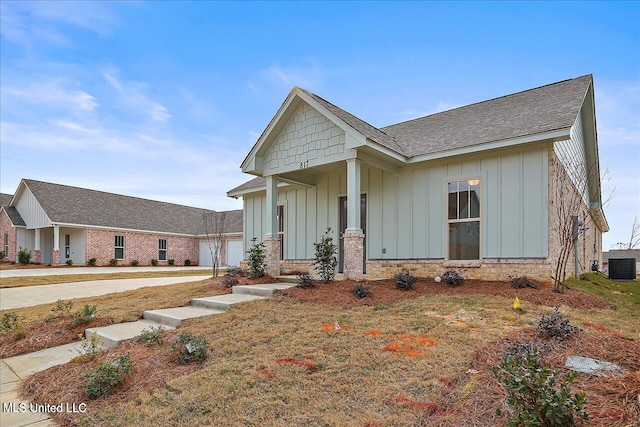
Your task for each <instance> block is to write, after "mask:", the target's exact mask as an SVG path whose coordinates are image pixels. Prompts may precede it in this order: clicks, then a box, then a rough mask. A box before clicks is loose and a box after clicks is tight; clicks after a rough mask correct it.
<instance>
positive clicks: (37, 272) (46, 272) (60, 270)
mask: <svg viewBox="0 0 640 427" xmlns="http://www.w3.org/2000/svg"><path fill="white" fill-rule="evenodd" d="M211 270H212V267H180V266H178V267H153V266H144V267H56V268H24V269H15V270H0V279H2V278H4V277H6V278H9V277H28V276H59V275H63V274H109V273H140V272H145V271H167V272H169V271H202V272H203V273H202V274H207V273H206V272H207V271H211Z"/></svg>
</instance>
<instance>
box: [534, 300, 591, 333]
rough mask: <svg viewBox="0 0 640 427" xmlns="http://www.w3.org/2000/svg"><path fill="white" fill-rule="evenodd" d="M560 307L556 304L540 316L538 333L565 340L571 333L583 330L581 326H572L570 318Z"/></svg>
mask: <svg viewBox="0 0 640 427" xmlns="http://www.w3.org/2000/svg"><path fill="white" fill-rule="evenodd" d="M559 308H560V307H558V306H556V307H554V308H553V310H551V311H550V312H549V313H547V314H543V315H542V317H540V320H538V326H537V327H536V331H537V332H538V335H540V336H542V337H548V338H553V339H554V340H558V341H564V340H566V339H569V336H570V335H571V334H573V333H575V332H580V331H581V329H580V328H578V327H576V326H572V325H571V324H570V323H569V319H567V318H566V317H564V315H563V314H562V313H560V310H559Z"/></svg>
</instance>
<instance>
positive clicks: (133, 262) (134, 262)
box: [131, 259, 140, 267]
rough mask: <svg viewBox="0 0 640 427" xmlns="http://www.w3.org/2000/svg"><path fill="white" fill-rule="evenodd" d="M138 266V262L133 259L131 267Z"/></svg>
mask: <svg viewBox="0 0 640 427" xmlns="http://www.w3.org/2000/svg"><path fill="white" fill-rule="evenodd" d="M138 264H140V261H138V260H137V259H134V260H133V261H131V265H132V266H134V267H137V266H138Z"/></svg>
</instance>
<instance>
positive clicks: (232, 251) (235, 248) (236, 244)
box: [227, 240, 244, 266]
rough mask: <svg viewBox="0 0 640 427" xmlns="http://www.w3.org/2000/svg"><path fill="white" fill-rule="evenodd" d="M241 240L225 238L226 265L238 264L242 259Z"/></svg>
mask: <svg viewBox="0 0 640 427" xmlns="http://www.w3.org/2000/svg"><path fill="white" fill-rule="evenodd" d="M243 249H244V248H243V247H242V240H227V265H235V266H238V265H240V261H242V260H243V259H244V251H243Z"/></svg>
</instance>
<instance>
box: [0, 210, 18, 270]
mask: <svg viewBox="0 0 640 427" xmlns="http://www.w3.org/2000/svg"><path fill="white" fill-rule="evenodd" d="M4 233H7V234H8V235H9V250H8V251H7V253H6V254H4V256H5V259H6V260H9V261H12V262H15V261H17V258H16V257H17V253H16V241H17V231H16V229H15V227H14V226H13V224H12V223H11V220H10V219H9V216H8V215H7V213H6V212H5V211H4V210H3V211H2V213H0V245H2V247H0V251H3V252H4V250H5V248H4Z"/></svg>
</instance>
